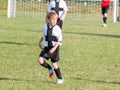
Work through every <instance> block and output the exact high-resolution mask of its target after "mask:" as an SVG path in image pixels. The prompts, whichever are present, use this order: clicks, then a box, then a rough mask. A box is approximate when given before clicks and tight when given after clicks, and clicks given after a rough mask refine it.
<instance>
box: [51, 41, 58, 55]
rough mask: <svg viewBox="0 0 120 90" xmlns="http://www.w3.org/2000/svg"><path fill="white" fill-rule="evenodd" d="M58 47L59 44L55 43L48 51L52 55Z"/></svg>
mask: <svg viewBox="0 0 120 90" xmlns="http://www.w3.org/2000/svg"><path fill="white" fill-rule="evenodd" d="M59 45H60V42H57V43H56V44H55V46H54V47H53V48H52V49H51V50H50V51H49V52H50V53H53V52H54V51H55V50H56V49H57V47H58V46H59Z"/></svg>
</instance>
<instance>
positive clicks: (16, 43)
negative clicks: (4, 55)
mask: <svg viewBox="0 0 120 90" xmlns="http://www.w3.org/2000/svg"><path fill="white" fill-rule="evenodd" d="M0 44H15V45H30V44H27V43H18V42H0Z"/></svg>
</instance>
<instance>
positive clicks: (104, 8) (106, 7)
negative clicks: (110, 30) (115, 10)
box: [102, 5, 109, 15]
mask: <svg viewBox="0 0 120 90" xmlns="http://www.w3.org/2000/svg"><path fill="white" fill-rule="evenodd" d="M108 9H109V5H108V6H105V7H102V15H104V14H105V13H107V12H108Z"/></svg>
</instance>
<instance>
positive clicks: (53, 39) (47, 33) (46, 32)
mask: <svg viewBox="0 0 120 90" xmlns="http://www.w3.org/2000/svg"><path fill="white" fill-rule="evenodd" d="M43 38H44V47H49V46H55V44H56V43H57V42H61V41H62V32H61V29H60V27H59V26H58V25H55V26H53V27H52V28H49V25H48V24H45V25H44V26H43Z"/></svg>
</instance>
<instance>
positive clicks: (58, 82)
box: [55, 79, 64, 85]
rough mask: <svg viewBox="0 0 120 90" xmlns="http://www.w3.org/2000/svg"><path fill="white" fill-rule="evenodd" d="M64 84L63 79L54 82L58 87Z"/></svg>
mask: <svg viewBox="0 0 120 90" xmlns="http://www.w3.org/2000/svg"><path fill="white" fill-rule="evenodd" d="M63 82H64V79H58V80H57V81H56V82H55V84H56V85H60V84H62V83H63Z"/></svg>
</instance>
